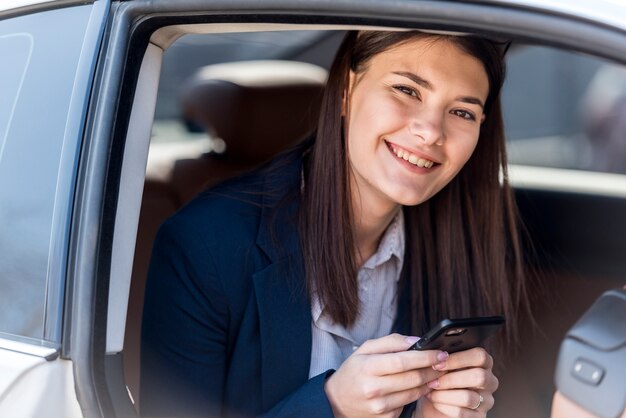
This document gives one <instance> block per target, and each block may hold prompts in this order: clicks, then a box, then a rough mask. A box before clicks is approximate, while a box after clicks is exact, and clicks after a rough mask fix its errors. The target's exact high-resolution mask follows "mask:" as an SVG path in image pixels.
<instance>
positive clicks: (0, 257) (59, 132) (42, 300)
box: [0, 6, 92, 340]
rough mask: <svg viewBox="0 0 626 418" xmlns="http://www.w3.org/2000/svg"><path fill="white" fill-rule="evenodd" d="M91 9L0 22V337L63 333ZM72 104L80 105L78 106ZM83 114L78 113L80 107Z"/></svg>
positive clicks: (70, 9) (44, 336)
mask: <svg viewBox="0 0 626 418" xmlns="http://www.w3.org/2000/svg"><path fill="white" fill-rule="evenodd" d="M91 9H92V7H91V6H78V7H68V8H62V9H58V10H51V11H46V12H41V13H36V14H32V15H26V16H21V17H16V18H12V19H6V20H2V21H0V57H2V58H1V59H2V65H0V92H2V93H1V94H0V289H2V290H1V291H0V306H1V307H2V308H1V309H0V333H2V334H3V335H5V334H16V335H20V336H24V337H31V338H37V339H48V340H57V339H58V338H60V322H61V309H62V300H63V299H62V298H63V287H64V280H63V277H64V274H65V272H64V269H65V259H66V257H67V239H68V238H67V237H68V232H69V219H70V218H69V215H70V211H71V200H72V193H73V190H72V189H73V184H74V182H75V175H74V173H75V171H76V160H77V154H78V145H79V141H78V140H79V138H80V135H79V133H80V130H81V129H82V128H81V127H82V122H81V121H82V120H83V119H84V115H74V114H73V113H72V112H71V111H70V109H73V108H77V109H81V108H84V105H85V103H86V101H85V100H86V98H85V97H84V95H83V97H81V96H80V94H79V93H77V91H76V87H77V86H78V85H80V83H77V68H78V67H79V62H82V61H84V60H85V59H86V57H88V56H89V54H88V51H85V49H84V48H85V45H84V35H85V31H86V28H87V23H88V21H89V15H90V11H91ZM76 103H78V106H76ZM83 112H84V110H83Z"/></svg>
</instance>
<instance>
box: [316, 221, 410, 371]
mask: <svg viewBox="0 0 626 418" xmlns="http://www.w3.org/2000/svg"><path fill="white" fill-rule="evenodd" d="M404 242H405V238H404V215H403V213H402V210H400V211H398V214H397V215H396V217H395V218H394V219H393V220H392V221H391V223H390V224H389V226H388V227H387V230H386V231H385V233H384V234H383V237H382V239H381V240H380V244H379V245H378V249H377V250H376V253H374V255H372V256H371V257H370V258H369V259H367V261H366V262H365V263H364V264H363V266H361V268H360V269H359V270H358V272H357V282H358V285H359V299H360V301H361V312H360V314H359V316H358V318H357V320H356V322H355V323H354V325H353V326H352V327H350V328H345V327H344V326H342V325H339V324H335V323H334V322H333V321H332V320H331V319H330V317H329V316H328V314H327V313H326V312H325V311H324V308H323V307H322V306H321V304H320V301H319V299H318V298H317V297H315V295H313V297H312V303H311V314H312V322H311V328H312V337H313V341H312V347H311V367H310V369H309V377H314V376H317V375H318V374H320V373H324V372H326V371H327V370H329V369H338V368H339V366H340V365H341V363H343V362H344V360H345V359H347V358H348V356H350V354H352V352H353V351H355V350H356V349H357V348H358V347H359V346H360V345H361V344H363V343H364V342H365V341H367V340H370V339H373V338H379V337H383V336H385V335H388V334H389V333H390V332H391V328H392V326H393V322H394V320H395V317H396V310H397V307H398V301H397V288H398V280H399V279H400V272H401V270H402V263H403V262H404Z"/></svg>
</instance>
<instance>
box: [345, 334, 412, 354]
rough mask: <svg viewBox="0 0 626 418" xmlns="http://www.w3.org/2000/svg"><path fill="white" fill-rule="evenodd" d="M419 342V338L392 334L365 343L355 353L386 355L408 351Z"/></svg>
mask: <svg viewBox="0 0 626 418" xmlns="http://www.w3.org/2000/svg"><path fill="white" fill-rule="evenodd" d="M417 340H418V338H417V337H407V336H406V335H400V334H390V335H387V336H385V337H381V338H376V339H373V340H367V341H365V342H364V343H363V344H362V345H361V347H359V349H358V350H356V351H355V353H360V354H384V353H397V352H400V351H406V350H408V349H409V347H411V346H412V345H413V344H415V342H416V341H417Z"/></svg>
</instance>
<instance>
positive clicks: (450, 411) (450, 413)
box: [433, 403, 485, 418]
mask: <svg viewBox="0 0 626 418" xmlns="http://www.w3.org/2000/svg"><path fill="white" fill-rule="evenodd" d="M433 408H435V409H436V410H437V411H439V412H441V413H442V414H443V415H445V416H446V417H463V418H483V417H485V413H484V412H481V411H478V410H473V409H467V408H461V407H458V406H452V405H446V404H440V403H433Z"/></svg>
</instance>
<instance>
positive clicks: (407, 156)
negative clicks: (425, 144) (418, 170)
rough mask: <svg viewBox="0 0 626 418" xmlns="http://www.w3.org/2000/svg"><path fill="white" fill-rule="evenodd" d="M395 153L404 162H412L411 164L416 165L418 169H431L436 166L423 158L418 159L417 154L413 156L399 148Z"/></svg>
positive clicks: (394, 150)
mask: <svg viewBox="0 0 626 418" xmlns="http://www.w3.org/2000/svg"><path fill="white" fill-rule="evenodd" d="M393 152H394V153H395V154H396V155H397V156H398V158H402V159H403V160H406V161H408V162H410V163H411V164H413V165H416V166H418V167H424V168H431V167H432V166H433V165H434V164H435V163H434V162H432V161H429V160H425V159H423V158H420V157H418V156H417V155H415V154H411V153H409V152H407V151H404V150H401V149H398V148H394V149H393Z"/></svg>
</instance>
